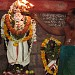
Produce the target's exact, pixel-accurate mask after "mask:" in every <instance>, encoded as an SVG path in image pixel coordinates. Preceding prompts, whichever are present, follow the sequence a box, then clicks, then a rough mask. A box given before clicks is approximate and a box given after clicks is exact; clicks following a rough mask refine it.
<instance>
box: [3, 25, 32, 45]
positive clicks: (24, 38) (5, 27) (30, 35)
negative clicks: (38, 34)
mask: <svg viewBox="0 0 75 75" xmlns="http://www.w3.org/2000/svg"><path fill="white" fill-rule="evenodd" d="M7 30H8V29H7V26H6V25H4V34H5V36H6V37H7V38H8V39H9V40H11V41H14V46H17V45H18V43H19V42H24V41H27V40H29V39H30V38H31V37H32V25H30V26H29V30H30V32H29V35H28V36H25V37H23V38H21V39H19V40H16V39H14V38H13V37H12V36H11V35H9V34H8V32H7Z"/></svg>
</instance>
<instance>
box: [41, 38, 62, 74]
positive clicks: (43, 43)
mask: <svg viewBox="0 0 75 75" xmlns="http://www.w3.org/2000/svg"><path fill="white" fill-rule="evenodd" d="M50 40H53V41H55V43H56V44H57V45H58V46H60V45H61V42H60V41H58V40H57V39H55V38H53V37H51V38H47V39H45V40H44V41H43V42H42V44H41V58H42V62H43V65H44V68H45V71H47V73H49V74H53V75H56V73H57V72H58V66H57V65H56V69H55V70H54V72H53V71H52V70H51V69H50V68H49V66H48V64H47V60H46V57H45V56H46V51H45V50H44V48H45V47H47V46H46V45H47V44H48V42H49V41H50ZM58 50H59V49H58Z"/></svg>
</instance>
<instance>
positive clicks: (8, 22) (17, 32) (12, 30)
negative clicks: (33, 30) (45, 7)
mask: <svg viewBox="0 0 75 75" xmlns="http://www.w3.org/2000/svg"><path fill="white" fill-rule="evenodd" d="M9 18H10V16H9V14H6V15H5V23H6V26H7V28H8V29H9V31H10V32H11V33H12V34H14V35H15V34H16V35H20V34H24V33H26V31H27V30H28V28H29V25H30V23H31V17H29V16H26V18H27V22H26V25H25V27H24V29H22V30H15V29H14V28H13V27H12V25H11V24H10V19H9Z"/></svg>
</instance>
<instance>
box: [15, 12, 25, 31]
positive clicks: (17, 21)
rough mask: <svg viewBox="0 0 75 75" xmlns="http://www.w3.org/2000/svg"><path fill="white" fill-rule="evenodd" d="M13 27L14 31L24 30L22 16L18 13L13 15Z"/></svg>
mask: <svg viewBox="0 0 75 75" xmlns="http://www.w3.org/2000/svg"><path fill="white" fill-rule="evenodd" d="M14 20H15V26H14V28H15V29H16V30H21V29H23V28H24V16H23V15H22V14H21V13H20V12H16V13H15V14H14Z"/></svg>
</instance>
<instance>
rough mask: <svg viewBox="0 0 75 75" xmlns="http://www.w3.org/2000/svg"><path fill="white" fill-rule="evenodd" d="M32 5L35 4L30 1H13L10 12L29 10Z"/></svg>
mask: <svg viewBox="0 0 75 75" xmlns="http://www.w3.org/2000/svg"><path fill="white" fill-rule="evenodd" d="M31 7H33V5H32V4H31V3H29V2H28V1H25V2H23V1H19V0H17V1H15V2H14V3H12V5H11V6H10V9H9V11H8V13H15V12H29V9H30V8H31Z"/></svg>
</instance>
